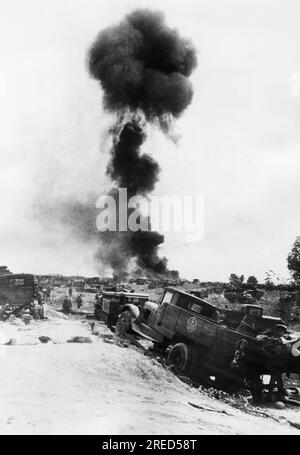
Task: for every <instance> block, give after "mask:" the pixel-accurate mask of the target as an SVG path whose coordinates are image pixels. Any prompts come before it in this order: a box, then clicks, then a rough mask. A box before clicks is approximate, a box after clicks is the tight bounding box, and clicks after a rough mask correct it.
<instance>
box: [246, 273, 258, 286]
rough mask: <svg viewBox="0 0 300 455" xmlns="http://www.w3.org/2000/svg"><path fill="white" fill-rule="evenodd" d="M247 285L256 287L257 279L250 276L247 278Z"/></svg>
mask: <svg viewBox="0 0 300 455" xmlns="http://www.w3.org/2000/svg"><path fill="white" fill-rule="evenodd" d="M247 284H250V286H253V287H256V286H257V285H258V279H257V278H256V277H255V276H254V275H251V276H249V278H248V280H247Z"/></svg>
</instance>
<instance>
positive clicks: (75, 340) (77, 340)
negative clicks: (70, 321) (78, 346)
mask: <svg viewBox="0 0 300 455" xmlns="http://www.w3.org/2000/svg"><path fill="white" fill-rule="evenodd" d="M67 343H92V340H91V339H90V338H89V337H73V338H70V339H69V340H68V341H67Z"/></svg>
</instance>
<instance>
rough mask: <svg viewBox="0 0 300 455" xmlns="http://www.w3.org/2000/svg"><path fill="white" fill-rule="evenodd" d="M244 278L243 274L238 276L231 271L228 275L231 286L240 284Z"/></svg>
mask: <svg viewBox="0 0 300 455" xmlns="http://www.w3.org/2000/svg"><path fill="white" fill-rule="evenodd" d="M244 280H245V277H244V275H241V276H238V275H236V274H235V273H232V274H231V275H230V277H229V283H230V284H232V285H233V286H237V287H239V286H241V285H242V284H243V282H244Z"/></svg>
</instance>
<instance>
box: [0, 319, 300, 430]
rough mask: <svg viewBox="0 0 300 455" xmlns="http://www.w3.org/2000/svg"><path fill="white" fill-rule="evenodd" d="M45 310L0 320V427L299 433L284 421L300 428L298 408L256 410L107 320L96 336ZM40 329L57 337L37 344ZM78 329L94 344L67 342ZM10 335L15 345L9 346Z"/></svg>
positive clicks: (87, 328) (80, 324) (85, 327)
mask: <svg viewBox="0 0 300 455" xmlns="http://www.w3.org/2000/svg"><path fill="white" fill-rule="evenodd" d="M48 315H49V317H50V319H49V320H47V321H35V322H32V323H31V324H29V325H27V326H26V325H24V324H23V323H20V322H18V323H17V324H10V323H0V343H1V346H0V348H1V350H0V368H1V377H0V402H1V408H0V433H1V434H98V435H99V434H146V435H155V434H165V435H176V434H178V435H180V434H190V435H201V434H300V430H297V429H296V428H293V427H292V426H291V425H290V424H289V423H288V422H287V420H286V418H289V419H290V420H291V421H293V422H298V423H299V427H300V413H299V412H300V408H298V409H296V410H292V409H291V410H290V409H289V410H287V409H285V410H282V411H277V410H272V416H273V417H275V418H277V419H278V420H279V421H280V422H276V421H275V420H273V419H271V418H266V417H260V416H254V415H251V414H249V413H246V412H243V411H241V410H238V409H235V408H234V407H232V406H230V405H228V404H227V403H223V402H221V401H219V400H216V399H212V398H210V397H208V396H207V395H206V394H205V393H202V392H200V391H199V390H197V389H195V388H192V387H190V386H188V385H187V384H185V383H183V382H181V381H180V380H179V379H178V378H177V377H175V376H174V375H173V374H172V373H171V372H169V371H168V370H166V369H165V368H163V367H162V366H161V365H160V364H159V363H157V362H156V360H154V359H151V358H149V357H146V356H144V355H143V354H142V352H141V351H139V350H137V349H136V348H131V347H129V348H124V347H120V346H118V345H117V344H116V343H115V342H114V340H113V337H112V335H111V334H110V332H109V331H107V329H106V328H105V327H104V326H101V325H100V336H95V335H91V331H90V325H89V323H88V322H87V321H84V320H83V321H82V320H79V319H74V318H71V319H64V318H63V317H62V316H61V315H59V314H57V315H56V314H55V312H54V311H50V312H49V313H48ZM42 335H43V336H49V337H50V338H51V339H52V340H53V342H52V343H48V344H42V343H40V341H39V339H38V337H39V336H42ZM73 336H88V337H90V338H91V340H92V343H91V344H77V343H76V344H75V343H67V340H68V339H69V338H71V337H73ZM11 338H14V339H15V340H16V342H17V344H16V345H14V346H13V345H12V346H6V345H4V343H6V342H7V341H9V340H10V339H11ZM189 403H193V404H195V405H198V406H201V407H203V408H205V409H204V410H203V409H198V408H195V407H192V406H191V405H190V404H189ZM207 409H209V410H207ZM264 411H265V409H264Z"/></svg>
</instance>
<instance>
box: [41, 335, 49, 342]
mask: <svg viewBox="0 0 300 455" xmlns="http://www.w3.org/2000/svg"><path fill="white" fill-rule="evenodd" d="M39 340H40V342H41V343H49V341H52V340H51V338H50V337H46V336H43V335H42V336H40V337H39Z"/></svg>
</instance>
